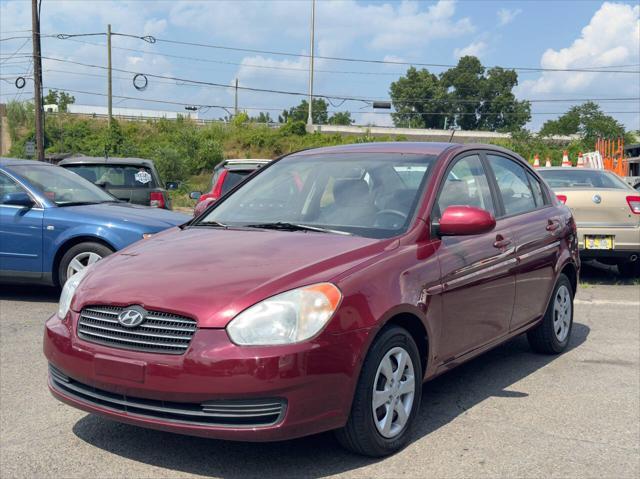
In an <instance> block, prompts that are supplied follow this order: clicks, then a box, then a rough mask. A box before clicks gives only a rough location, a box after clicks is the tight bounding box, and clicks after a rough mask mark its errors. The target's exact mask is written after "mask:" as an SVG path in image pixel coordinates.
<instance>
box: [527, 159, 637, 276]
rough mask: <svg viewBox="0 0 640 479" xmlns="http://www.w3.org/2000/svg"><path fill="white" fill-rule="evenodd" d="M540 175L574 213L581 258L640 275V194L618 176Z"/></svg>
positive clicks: (577, 171) (574, 171) (556, 171)
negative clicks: (595, 260)
mask: <svg viewBox="0 0 640 479" xmlns="http://www.w3.org/2000/svg"><path fill="white" fill-rule="evenodd" d="M538 173H539V174H540V176H542V178H544V179H545V181H546V182H547V183H548V184H549V186H550V187H551V188H552V189H553V191H554V192H555V193H556V195H557V197H558V198H559V199H560V200H561V201H562V202H563V203H565V204H566V205H567V206H568V207H569V208H570V209H571V211H572V212H573V215H574V217H575V219H576V223H577V224H578V238H579V246H580V255H581V256H582V258H584V259H597V260H598V261H600V262H602V263H605V264H611V265H617V266H618V270H619V271H620V273H622V274H624V275H631V276H633V275H638V274H640V258H639V257H640V194H639V193H638V191H637V190H634V189H633V188H632V187H631V186H629V185H628V184H627V183H625V182H624V181H623V180H622V179H621V178H620V177H618V176H617V175H616V174H615V173H612V172H610V171H606V170H597V169H588V168H541V169H539V170H538Z"/></svg>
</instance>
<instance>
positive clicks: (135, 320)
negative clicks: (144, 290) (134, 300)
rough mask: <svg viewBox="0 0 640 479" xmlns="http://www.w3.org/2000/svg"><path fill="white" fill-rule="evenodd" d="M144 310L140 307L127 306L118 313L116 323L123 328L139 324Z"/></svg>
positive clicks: (142, 318) (144, 313)
mask: <svg viewBox="0 0 640 479" xmlns="http://www.w3.org/2000/svg"><path fill="white" fill-rule="evenodd" d="M145 315H146V311H145V310H144V309H142V308H136V307H133V308H127V309H125V310H124V311H122V312H121V313H120V314H119V315H118V323H120V324H121V325H122V326H124V327H125V328H135V327H136V326H140V325H141V324H142V322H143V321H144V319H145Z"/></svg>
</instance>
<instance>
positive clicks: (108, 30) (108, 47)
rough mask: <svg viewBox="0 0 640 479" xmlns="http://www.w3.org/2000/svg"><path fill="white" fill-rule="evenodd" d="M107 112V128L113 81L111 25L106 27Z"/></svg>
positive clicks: (111, 118)
mask: <svg viewBox="0 0 640 479" xmlns="http://www.w3.org/2000/svg"><path fill="white" fill-rule="evenodd" d="M107 84H108V86H107V96H108V102H107V105H108V107H107V110H108V112H109V126H111V124H112V123H113V79H112V77H111V24H109V25H107Z"/></svg>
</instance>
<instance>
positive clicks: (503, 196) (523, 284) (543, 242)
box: [487, 153, 562, 330]
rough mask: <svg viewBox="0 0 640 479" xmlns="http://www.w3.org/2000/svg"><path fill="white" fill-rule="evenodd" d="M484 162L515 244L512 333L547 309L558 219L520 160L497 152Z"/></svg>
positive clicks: (537, 182)
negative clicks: (490, 172) (488, 169)
mask: <svg viewBox="0 0 640 479" xmlns="http://www.w3.org/2000/svg"><path fill="white" fill-rule="evenodd" d="M487 162H488V165H489V167H490V169H491V171H492V175H491V179H492V180H493V181H495V183H494V184H495V186H496V189H497V191H498V192H499V195H498V201H499V203H500V210H501V213H500V214H501V216H502V221H503V222H505V223H506V224H508V225H509V228H510V229H511V232H512V233H513V237H514V240H515V243H516V244H517V250H516V256H517V260H518V263H517V267H516V269H515V274H516V297H515V308H514V310H513V317H512V319H511V325H510V330H515V329H517V328H519V327H521V326H523V325H525V324H527V323H529V322H531V321H534V320H536V319H538V318H539V317H540V316H542V314H544V311H545V309H546V307H547V300H548V298H549V295H550V294H551V288H553V280H554V277H555V274H554V266H555V264H556V261H557V258H558V255H559V252H560V239H559V236H558V235H559V234H560V232H561V231H562V226H561V223H560V221H561V216H560V211H556V208H555V207H554V206H553V205H552V204H551V201H550V198H548V196H547V194H546V192H545V190H544V189H543V188H542V186H541V184H540V181H539V180H538V179H537V177H536V176H535V175H534V174H533V173H531V172H530V171H529V170H528V168H527V167H526V166H524V165H522V164H521V162H519V161H516V160H515V159H512V158H509V157H507V156H503V155H501V154H498V153H487Z"/></svg>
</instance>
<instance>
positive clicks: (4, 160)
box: [0, 157, 54, 166]
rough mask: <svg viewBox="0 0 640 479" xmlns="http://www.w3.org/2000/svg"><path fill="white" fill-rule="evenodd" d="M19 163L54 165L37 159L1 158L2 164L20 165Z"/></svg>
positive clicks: (0, 163) (0, 162)
mask: <svg viewBox="0 0 640 479" xmlns="http://www.w3.org/2000/svg"><path fill="white" fill-rule="evenodd" d="M19 165H41V166H54V165H52V164H51V163H46V162H44V161H37V160H21V159H19V158H4V157H2V158H0V166H19Z"/></svg>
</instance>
